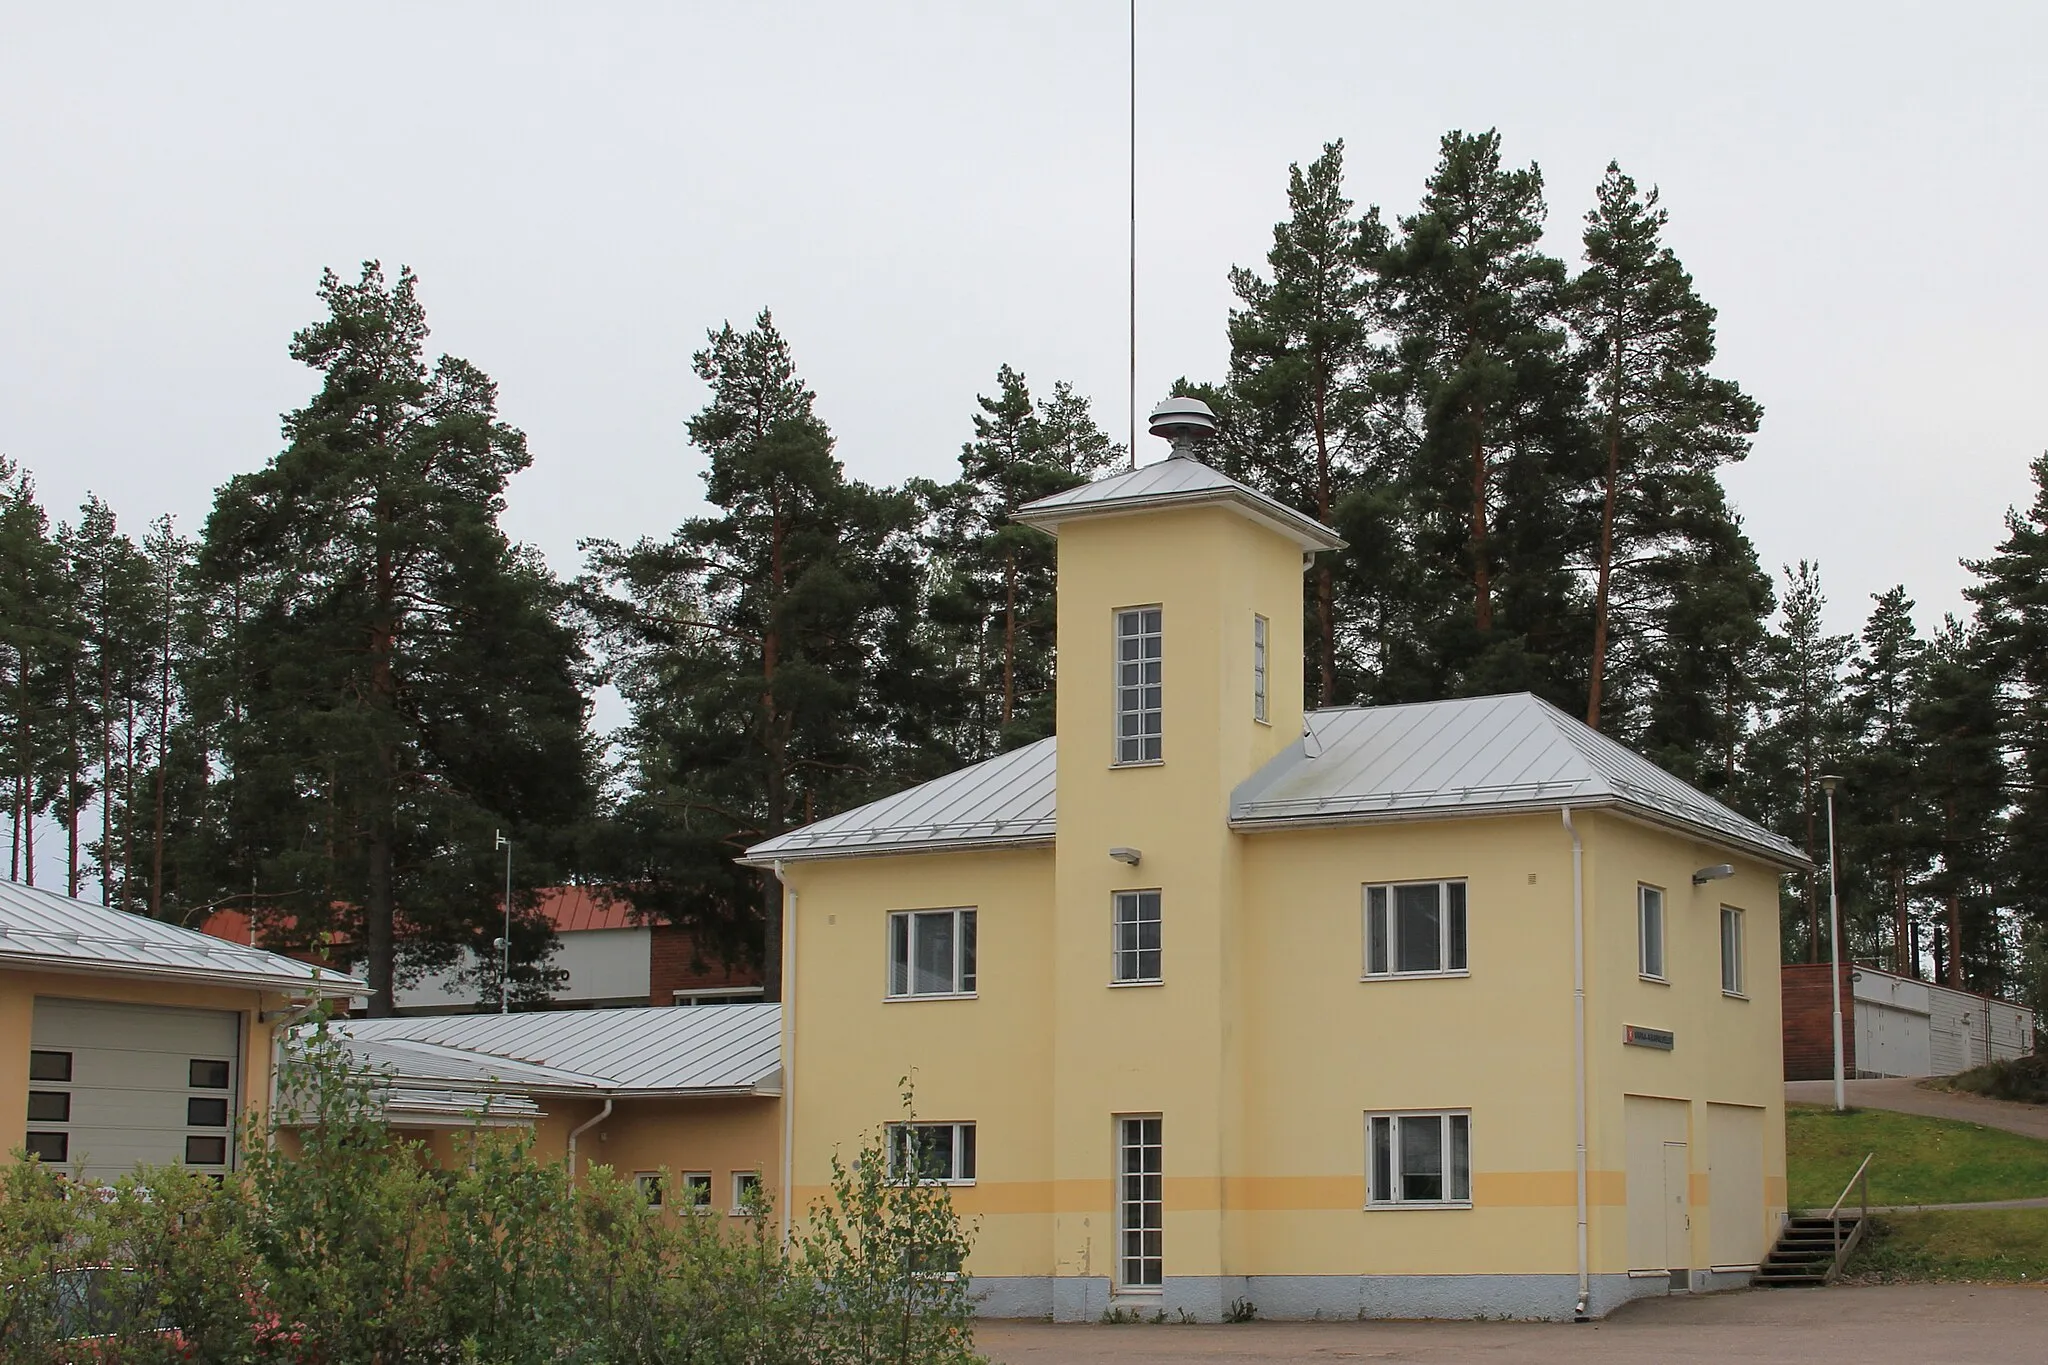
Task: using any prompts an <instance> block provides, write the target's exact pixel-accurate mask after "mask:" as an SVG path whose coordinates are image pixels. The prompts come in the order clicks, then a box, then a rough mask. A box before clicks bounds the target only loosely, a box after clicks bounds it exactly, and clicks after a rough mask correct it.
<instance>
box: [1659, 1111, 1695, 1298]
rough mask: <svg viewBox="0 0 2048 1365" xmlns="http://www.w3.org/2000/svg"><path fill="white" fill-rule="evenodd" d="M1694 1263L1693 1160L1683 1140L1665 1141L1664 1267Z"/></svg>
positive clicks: (1679, 1268)
mask: <svg viewBox="0 0 2048 1365" xmlns="http://www.w3.org/2000/svg"><path fill="white" fill-rule="evenodd" d="M1691 1264H1692V1164H1691V1162H1689V1161H1688V1160H1687V1159H1686V1145H1685V1144H1684V1143H1682V1142H1667V1143H1665V1144H1664V1268H1665V1269H1666V1270H1683V1269H1685V1268H1686V1267H1688V1266H1690V1265H1691Z"/></svg>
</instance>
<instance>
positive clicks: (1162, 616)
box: [1109, 602, 1166, 768]
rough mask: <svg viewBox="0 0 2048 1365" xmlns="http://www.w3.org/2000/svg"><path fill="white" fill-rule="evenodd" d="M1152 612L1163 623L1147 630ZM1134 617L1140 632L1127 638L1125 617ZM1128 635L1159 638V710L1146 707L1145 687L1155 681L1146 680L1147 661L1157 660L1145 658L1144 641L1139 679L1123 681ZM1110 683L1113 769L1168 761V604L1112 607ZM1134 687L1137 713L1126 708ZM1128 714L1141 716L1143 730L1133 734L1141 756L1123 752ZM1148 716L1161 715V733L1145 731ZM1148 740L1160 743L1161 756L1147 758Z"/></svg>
mask: <svg viewBox="0 0 2048 1365" xmlns="http://www.w3.org/2000/svg"><path fill="white" fill-rule="evenodd" d="M1148 612H1152V613H1157V615H1158V618H1159V625H1158V628H1157V629H1156V630H1147V629H1145V615H1146V613H1148ZM1132 616H1135V617H1137V618H1138V621H1137V625H1138V629H1137V633H1136V634H1135V635H1132V636H1128V637H1127V636H1126V635H1125V634H1124V620H1125V618H1127V617H1132ZM1126 638H1129V639H1135V640H1138V641H1140V642H1143V641H1145V640H1157V641H1158V642H1159V657H1158V659H1157V663H1158V664H1159V683H1158V687H1159V706H1158V707H1157V708H1156V709H1155V708H1152V707H1148V706H1146V705H1145V689H1146V688H1147V687H1149V686H1151V684H1149V683H1147V682H1146V681H1145V677H1144V665H1145V664H1146V663H1149V662H1153V661H1152V660H1149V659H1147V658H1146V657H1145V652H1144V647H1143V644H1142V643H1141V644H1140V646H1139V650H1138V657H1137V659H1136V660H1135V662H1136V663H1137V664H1138V666H1139V674H1138V681H1137V682H1136V683H1134V684H1132V683H1126V682H1125V681H1124V680H1123V669H1124V663H1125V660H1124V650H1123V646H1124V641H1125V639H1126ZM1109 684H1110V693H1109V698H1110V704H1109V754H1110V766H1111V767H1112V768H1138V767H1147V766H1152V765H1156V764H1160V763H1163V762H1165V761H1166V608H1165V606H1164V605H1163V604H1162V603H1159V602H1147V603H1143V604H1141V605H1138V606H1131V607H1113V608H1111V609H1110V613H1109ZM1131 687H1135V689H1136V690H1137V693H1138V706H1137V709H1136V711H1135V712H1130V713H1127V712H1126V711H1125V708H1124V692H1125V690H1126V688H1131ZM1126 714H1135V715H1136V716H1137V717H1138V724H1139V727H1140V728H1139V731H1138V733H1137V734H1136V735H1135V736H1133V739H1134V740H1135V741H1136V743H1137V745H1138V749H1139V756H1138V757H1136V758H1125V757H1124V756H1123V751H1124V716H1125V715H1126ZM1147 716H1155V717H1156V718H1157V723H1158V726H1159V729H1158V732H1157V733H1156V734H1153V733H1147V732H1146V731H1145V730H1144V728H1143V726H1144V723H1145V718H1146V717H1147ZM1148 739H1149V740H1153V741H1154V742H1156V743H1157V744H1158V746H1159V753H1158V756H1157V757H1147V756H1145V754H1144V748H1145V741H1146V740H1148Z"/></svg>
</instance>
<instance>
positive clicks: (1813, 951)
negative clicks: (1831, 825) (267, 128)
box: [1806, 782, 1835, 962]
mask: <svg viewBox="0 0 2048 1365" xmlns="http://www.w3.org/2000/svg"><path fill="white" fill-rule="evenodd" d="M1813 841H1814V810H1813V786H1812V784H1811V783H1810V782H1809V783H1808V785H1807V788H1806V854H1807V856H1808V857H1809V858H1810V857H1812V856H1813ZM1834 852H1835V851H1834V850H1833V849H1829V850H1828V856H1829V857H1831V858H1832V857H1833V856H1834ZM1806 960H1807V961H1808V962H1818V961H1820V879H1819V876H1818V874H1816V873H1812V872H1809V873H1807V874H1806Z"/></svg>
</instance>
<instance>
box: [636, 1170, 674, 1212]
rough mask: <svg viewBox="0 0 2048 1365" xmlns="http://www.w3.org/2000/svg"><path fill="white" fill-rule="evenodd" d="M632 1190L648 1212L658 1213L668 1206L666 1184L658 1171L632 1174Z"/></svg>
mask: <svg viewBox="0 0 2048 1365" xmlns="http://www.w3.org/2000/svg"><path fill="white" fill-rule="evenodd" d="M633 1189H634V1190H635V1192H637V1193H638V1194H639V1196H640V1199H641V1202H642V1203H644V1204H646V1205H647V1207H648V1208H649V1209H650V1210H653V1211H655V1212H659V1211H660V1210H661V1209H662V1208H663V1207H665V1206H666V1205H667V1204H668V1182H667V1181H666V1180H664V1179H662V1175H661V1172H660V1171H635V1172H633Z"/></svg>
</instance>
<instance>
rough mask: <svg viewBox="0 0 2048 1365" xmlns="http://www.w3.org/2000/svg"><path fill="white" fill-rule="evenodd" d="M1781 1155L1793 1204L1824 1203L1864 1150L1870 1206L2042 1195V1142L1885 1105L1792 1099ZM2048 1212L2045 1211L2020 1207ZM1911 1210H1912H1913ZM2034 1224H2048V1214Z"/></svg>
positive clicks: (2047, 1173) (2046, 1181) (2046, 1190)
mask: <svg viewBox="0 0 2048 1365" xmlns="http://www.w3.org/2000/svg"><path fill="white" fill-rule="evenodd" d="M1785 1149H1786V1150H1785V1155H1786V1166H1787V1175H1788V1177H1789V1180H1790V1200H1789V1202H1790V1203H1791V1205H1792V1207H1793V1208H1795V1209H1825V1208H1827V1207H1828V1205H1830V1204H1832V1203H1834V1202H1835V1196H1836V1195H1838V1194H1840V1193H1841V1192H1842V1186H1843V1185H1844V1184H1846V1183H1847V1182H1848V1179H1849V1177H1850V1176H1852V1175H1854V1174H1855V1173H1856V1165H1857V1163H1858V1162H1860V1161H1862V1160H1863V1157H1864V1155H1865V1154H1866V1153H1868V1152H1876V1153H1877V1160H1875V1161H1873V1162H1871V1163H1870V1202H1871V1203H1873V1204H1966V1203H1975V1202H1978V1201H1981V1200H1986V1199H2033V1198H2038V1197H2044V1196H2048V1142H2041V1141H2039V1140H2037V1139H2035V1138H2028V1137H2021V1136H2020V1135H2019V1134H2017V1133H2007V1132H2004V1131H2002V1130H2000V1129H1997V1128H1980V1127H1978V1126H1977V1125H1976V1124H1973V1123H1956V1122H1953V1121H1951V1120H1949V1119H1928V1118H1920V1117H1919V1116H1917V1115H1914V1114H1894V1113H1891V1112H1889V1111H1887V1110H1883V1109H1852V1110H1850V1111H1849V1112H1848V1113H1846V1114H1837V1113H1836V1112H1835V1111H1834V1110H1832V1109H1825V1108H1816V1107H1813V1106H1809V1105H1794V1106H1792V1107H1791V1108H1790V1109H1788V1110H1787V1111H1786V1114H1785ZM2024 1212H2033V1213H2042V1214H2048V1209H2036V1210H2024ZM1916 1216H1917V1215H1916ZM2040 1226H2041V1227H2042V1228H2043V1229H2044V1230H2048V1220H2044V1221H2043V1222H2042V1223H2041V1224H2040Z"/></svg>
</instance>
